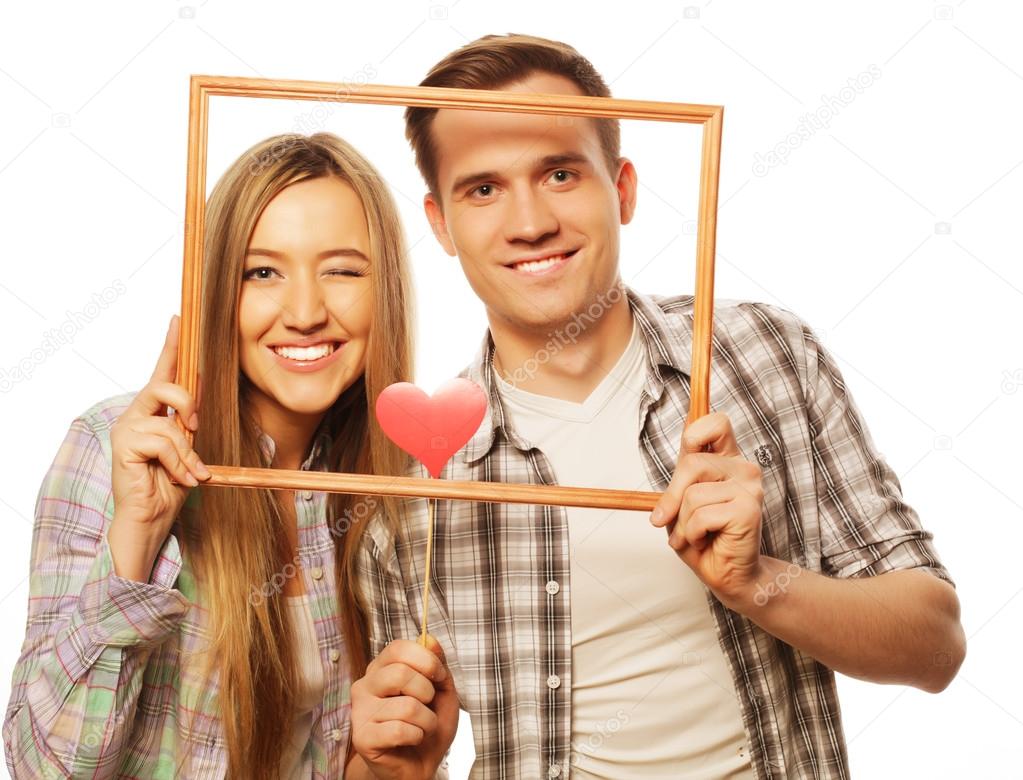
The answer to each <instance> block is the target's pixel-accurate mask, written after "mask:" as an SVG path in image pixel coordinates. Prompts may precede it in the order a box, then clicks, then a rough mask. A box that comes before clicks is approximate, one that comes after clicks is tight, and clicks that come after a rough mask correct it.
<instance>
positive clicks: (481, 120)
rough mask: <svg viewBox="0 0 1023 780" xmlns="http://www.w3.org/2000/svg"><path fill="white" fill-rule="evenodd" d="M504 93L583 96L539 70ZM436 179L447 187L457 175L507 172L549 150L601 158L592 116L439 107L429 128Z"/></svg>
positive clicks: (593, 159) (572, 85) (572, 86)
mask: <svg viewBox="0 0 1023 780" xmlns="http://www.w3.org/2000/svg"><path fill="white" fill-rule="evenodd" d="M501 91H502V92H518V93H534V94H536V93H538V94H555V95H582V94H583V93H582V91H581V90H580V89H579V87H578V86H576V84H575V83H573V82H572V81H570V80H569V79H567V78H565V77H564V76H555V75H553V74H547V73H538V74H534V75H532V76H530V77H529V78H527V79H525V80H523V81H520V82H517V83H515V84H511V85H508V86H507V87H503V88H502V89H501ZM431 136H432V141H433V145H434V149H435V150H436V163H437V178H438V184H439V186H440V188H441V190H442V191H443V190H445V189H446V188H447V187H448V186H450V184H451V183H452V182H453V181H454V180H455V178H457V177H460V176H463V175H466V174H469V173H472V172H474V171H484V170H508V169H511V168H514V167H515V166H522V165H528V163H529V162H531V161H533V160H536V159H538V158H541V157H544V156H546V155H549V154H561V153H565V152H577V153H579V154H583V155H585V156H587V157H589V158H591V162H593V163H594V164H596V163H597V161H598V160H599V159H600V157H601V149H600V139H599V137H598V134H597V130H596V126H595V125H594V123H593V121H592V120H589V119H586V118H584V117H568V116H552V115H543V114H516V113H508V112H501V111H467V110H462V109H440V110H438V111H437V114H436V116H435V117H434V119H433V123H432V126H431Z"/></svg>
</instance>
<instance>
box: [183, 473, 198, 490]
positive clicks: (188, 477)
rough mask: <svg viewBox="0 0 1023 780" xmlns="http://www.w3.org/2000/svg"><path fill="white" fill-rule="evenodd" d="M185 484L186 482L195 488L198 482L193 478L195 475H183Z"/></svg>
mask: <svg viewBox="0 0 1023 780" xmlns="http://www.w3.org/2000/svg"><path fill="white" fill-rule="evenodd" d="M185 482H187V483H188V484H189V485H191V486H192V487H196V486H197V485H198V484H199V480H197V479H196V478H195V475H194V474H191V473H189V474H186V475H185Z"/></svg>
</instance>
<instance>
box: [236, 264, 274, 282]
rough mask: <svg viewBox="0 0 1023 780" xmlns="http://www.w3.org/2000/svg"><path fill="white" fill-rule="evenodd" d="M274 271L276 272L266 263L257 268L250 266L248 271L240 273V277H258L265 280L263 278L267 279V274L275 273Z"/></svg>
mask: <svg viewBox="0 0 1023 780" xmlns="http://www.w3.org/2000/svg"><path fill="white" fill-rule="evenodd" d="M275 273H277V272H276V271H275V270H274V269H273V268H271V267H270V266H268V265H261V266H259V267H257V268H250V269H249V270H248V271H246V272H245V273H244V274H242V279H260V280H265V279H269V278H270V276H269V274H275Z"/></svg>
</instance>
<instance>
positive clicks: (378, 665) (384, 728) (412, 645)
mask: <svg viewBox="0 0 1023 780" xmlns="http://www.w3.org/2000/svg"><path fill="white" fill-rule="evenodd" d="M427 642H428V647H422V646H421V645H419V644H418V643H416V642H413V641H411V640H408V639H396V640H395V641H393V642H391V643H390V644H389V645H388V646H387V647H385V648H384V649H383V652H381V653H380V655H378V656H377V657H376V658H375V659H373V661H372V662H371V663H370V664H369V666H368V668H367V669H366V676H365V677H363V678H362V679H361V680H357V681H356V682H354V683H353V684H352V747H353V749H354V750H355V751H356V753H358V756H357V757H355V758H354V759H353V760H352V764H353V765H355V766H354V767H352V766H350V767H349V768H350V769H352V770H353V771H352V774H353V775H356V776H361V777H372V778H379V779H380V780H424V779H425V778H432V777H433V776H434V773H435V772H436V771H437V767H438V766H439V765H440V762H441V761H442V760H443V758H444V754H445V753H446V752H447V750H448V748H449V747H450V746H451V742H452V740H453V739H454V738H455V731H456V730H457V728H458V693H457V692H456V691H455V684H454V681H453V679H452V677H451V673H450V672H449V671H448V669H447V667H446V665H445V663H444V651H443V650H442V649H441V646H440V643H438V642H437V640H436V639H434V637H432V636H429V635H427ZM356 767H357V769H356ZM356 772H358V774H356ZM345 776H346V777H347V776H348V773H347V772H346V773H345Z"/></svg>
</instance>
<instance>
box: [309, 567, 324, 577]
mask: <svg viewBox="0 0 1023 780" xmlns="http://www.w3.org/2000/svg"><path fill="white" fill-rule="evenodd" d="M309 573H310V574H311V575H312V578H313V579H314V580H322V579H323V569H321V568H320V567H319V566H313V568H312V571H310V572H309Z"/></svg>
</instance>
